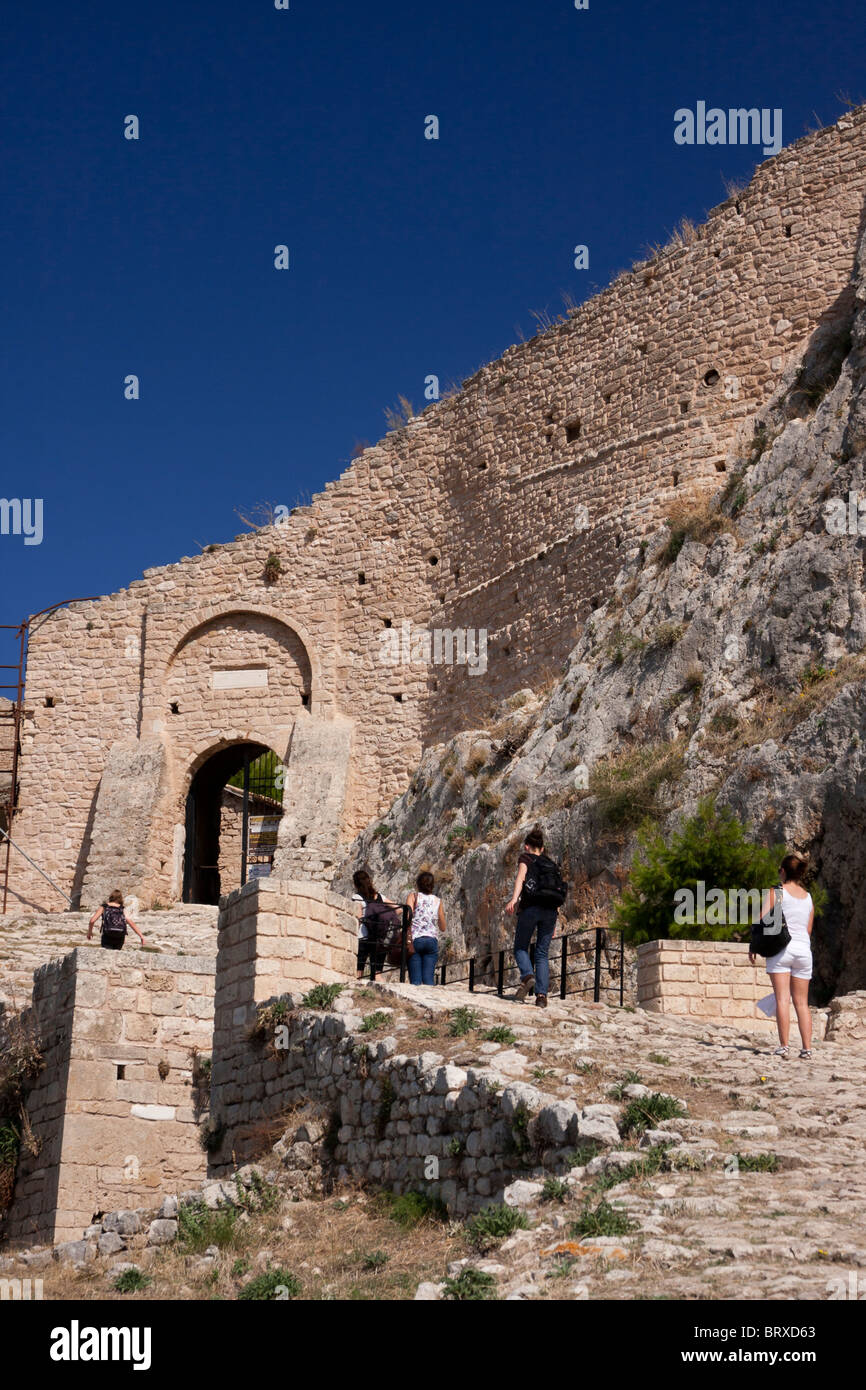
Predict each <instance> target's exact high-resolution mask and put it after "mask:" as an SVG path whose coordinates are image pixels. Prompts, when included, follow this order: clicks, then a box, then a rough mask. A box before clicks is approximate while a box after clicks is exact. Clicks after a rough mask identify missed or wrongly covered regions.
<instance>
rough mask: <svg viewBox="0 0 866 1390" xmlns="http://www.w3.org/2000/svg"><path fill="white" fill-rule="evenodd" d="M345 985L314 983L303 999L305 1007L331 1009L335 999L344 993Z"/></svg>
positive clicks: (302, 1002)
mask: <svg viewBox="0 0 866 1390" xmlns="http://www.w3.org/2000/svg"><path fill="white" fill-rule="evenodd" d="M345 988H346V986H345V985H314V986H313V988H312V989H311V990H308V991H307V993H306V994H305V995H304V997H303V999H302V1000H301V1007H302V1008H304V1009H330V1008H332V1007H333V1003H334V1000H335V999H336V998H337V997H338V995H340V994H342V993H343V990H344V989H345Z"/></svg>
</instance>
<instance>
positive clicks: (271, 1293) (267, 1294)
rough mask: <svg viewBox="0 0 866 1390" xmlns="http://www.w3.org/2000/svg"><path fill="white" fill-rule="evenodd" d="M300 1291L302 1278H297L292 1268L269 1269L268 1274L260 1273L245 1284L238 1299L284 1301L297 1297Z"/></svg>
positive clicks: (257, 1301)
mask: <svg viewBox="0 0 866 1390" xmlns="http://www.w3.org/2000/svg"><path fill="white" fill-rule="evenodd" d="M300 1292H301V1283H300V1280H299V1279H296V1278H295V1276H294V1274H292V1272H291V1271H290V1270H288V1269H269V1270H268V1271H267V1273H266V1274H258V1275H256V1277H255V1279H251V1280H250V1282H249V1283H248V1284H245V1285H244V1287H243V1288H242V1289H241V1291H240V1293H239V1294H238V1299H241V1300H243V1299H246V1300H249V1301H253V1302H256V1303H265V1302H270V1301H271V1300H272V1299H276V1300H277V1301H283V1300H287V1299H290V1298H297V1297H298V1295H299V1294H300Z"/></svg>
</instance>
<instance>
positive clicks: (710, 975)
mask: <svg viewBox="0 0 866 1390" xmlns="http://www.w3.org/2000/svg"><path fill="white" fill-rule="evenodd" d="M772 993H773V986H772V984H771V982H770V977H769V976H768V974H767V971H766V968H765V966H764V964H763V962H762V963H761V964H760V965H750V964H749V948H748V946H747V945H746V944H745V943H744V942H736V941H682V940H678V941H647V942H645V943H644V944H643V945H642V946H639V947H638V951H637V997H638V1003H639V1004H640V1006H641V1008H643V1009H647V1010H648V1011H649V1012H650V1013H658V1014H682V1015H685V1016H688V1017H691V1018H695V1017H698V1018H706V1019H714V1020H715V1021H716V1022H718V1023H726V1024H730V1025H732V1026H733V1027H736V1026H738V1025H739V1026H741V1027H748V1028H755V1029H756V1030H758V1031H762V1032H766V1033H771V1034H773V1035H774V1036H775V1033H776V1024H775V1021H774V1020H773V1019H772V1018H766V1017H765V1016H764V1015H763V1014H762V1013H760V1012H759V1010H758V1008H757V1001H758V1000H759V999H763V998H764V997H765V996H766V995H768V994H772ZM812 1021H813V1035H814V1037H815V1038H816V1039H817V1038H819V1037H823V1035H824V1031H825V1028H826V1012H822V1011H820V1010H814V1009H813V1010H812ZM799 1037H800V1035H799V1031H798V1029H797V1019H796V1015H795V1013H794V1010H793V1008H792V1009H791V1043H792V1045H796V1046H798V1047H799V1045H800V1042H799Z"/></svg>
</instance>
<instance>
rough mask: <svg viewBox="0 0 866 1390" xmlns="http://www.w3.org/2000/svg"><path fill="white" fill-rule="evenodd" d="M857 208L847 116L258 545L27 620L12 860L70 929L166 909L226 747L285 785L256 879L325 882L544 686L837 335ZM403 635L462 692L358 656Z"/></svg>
mask: <svg viewBox="0 0 866 1390" xmlns="http://www.w3.org/2000/svg"><path fill="white" fill-rule="evenodd" d="M864 192H866V108H861V109H859V110H858V111H855V112H852V113H850V114H848V115H846V116H845V117H844V118H843V119H841V120H840V121H839V122H838V123H837V124H836V125H835V126H833V127H829V128H827V129H825V130H822V131H820V132H818V133H816V134H813V135H810V136H808V137H806V138H804V139H802V140H800V141H798V142H797V143H796V144H795V145H793V146H791V147H790V148H788V149H785V150H783V151H782V152H781V153H780V154H779V155H777V156H775V157H774V158H773V159H770V160H768V161H767V162H766V163H765V164H763V165H762V166H761V167H760V168H759V170H758V171H757V173H756V175H755V177H754V179H753V181H752V183H751V184H750V186H749V188H748V189H747V190H746V191H744V192H743V193H742V194H740V195H739V196H738V197H736V198H730V199H728V201H727V202H724V203H722V204H721V205H720V206H719V207H717V208H715V209H714V210H713V211H712V212H711V213H710V215H709V217H708V219H707V221H706V222H705V223H704V224H703V225H701V226H700V227H698V228H697V229H696V231H695V232H694V235H691V234H690V235H689V237H688V238H686V239H685V242H684V243H683V244H674V245H672V246H671V247H670V248H669V249H668V250H666V251H665V252H664V253H662V254H661V255H659V256H658V257H656V258H655V259H653V260H652V261H650V262H648V263H647V264H646V265H645V266H643V268H638V269H636V270H634V271H631V272H627V273H624V274H623V275H621V276H620V277H619V278H618V279H617V280H615V281H614V283H613V284H612V285H611V286H610V287H609V288H608V289H607V290H605V291H604V292H603V293H601V294H599V295H597V296H596V297H595V298H593V299H592V300H590V301H588V302H587V303H585V304H583V305H582V306H581V307H580V308H579V309H577V310H575V311H573V312H571V313H570V315H569V317H568V320H567V322H564V323H562V324H558V325H556V326H554V327H552V328H550V329H549V330H548V331H546V332H544V333H542V334H541V335H539V336H538V337H537V338H535V339H533V340H532V341H531V342H528V343H525V344H521V345H518V346H514V347H511V348H509V349H508V350H507V351H506V352H505V353H504V354H503V355H502V357H501V358H499V359H498V360H497V361H495V362H493V363H491V364H489V365H488V366H486V367H484V368H482V369H481V370H480V371H479V372H477V373H476V375H475V376H473V377H472V378H471V379H470V380H469V381H467V382H466V383H465V385H464V387H463V389H462V390H461V391H460V392H459V393H457V394H455V395H453V396H450V397H447V398H444V399H442V400H441V401H439V402H436V403H433V404H431V405H430V406H429V407H428V408H427V409H426V410H425V411H424V412H423V414H422V415H420V416H419V417H417V418H415V419H414V420H412V421H410V422H409V423H408V424H407V425H406V426H405V427H404V428H402V429H398V430H395V431H393V432H392V433H390V434H389V435H387V436H386V437H385V438H384V439H383V440H382V441H380V443H378V444H377V445H375V446H374V447H372V448H369V449H366V450H365V451H364V452H363V453H362V454H361V456H360V457H359V458H358V459H357V460H356V461H355V462H354V463H353V464H352V466H351V467H350V468H348V470H347V471H346V472H345V473H344V474H343V475H342V476H341V477H340V478H338V479H337V480H336V481H335V482H333V483H330V484H328V486H327V487H326V489H325V491H324V492H323V493H321V494H318V495H317V497H315V498H314V499H313V502H312V504H311V505H310V506H308V507H302V508H299V509H296V511H295V512H294V513H293V514H292V515H291V516H290V517H288V518H287V519H286V521H285V524H284V525H279V526H275V527H269V528H267V529H264V530H262V531H259V532H254V533H251V534H250V535H247V536H245V537H243V538H241V539H240V540H238V541H235V542H234V543H231V544H227V545H218V546H211V547H208V548H207V550H205V552H204V553H202V554H201V555H198V556H195V557H187V558H184V559H182V560H180V561H179V562H178V563H176V564H172V565H166V566H162V567H159V568H156V569H151V570H147V571H146V572H145V574H144V576H143V578H141V579H139V580H136V581H135V582H133V583H132V584H130V586H129V587H128V588H127V589H124V590H122V591H120V592H118V593H115V594H111V595H109V596H107V597H105V598H102V599H100V600H98V601H96V602H92V603H86V604H82V603H79V604H75V605H73V606H71V607H69V608H66V609H62V610H59V611H57V612H56V613H54V614H53V615H50V616H48V617H47V618H44V619H41V620H39V621H38V622H37V623H36V625H35V627H34V631H33V633H32V637H31V645H30V656H29V668H28V680H27V695H26V717H25V722H24V731H23V742H22V767H21V782H20V787H21V796H20V811H19V814H18V816H17V819H16V830H17V836H16V838H17V840H18V841H19V843H20V844H21V845H22V847H23V848H24V849H25V850H26V851H27V853H28V854H30V855H31V856H32V857H33V858H34V859H35V860H36V861H37V862H38V863H39V864H40V865H41V866H42V868H43V869H44V870H45V871H46V872H47V873H49V874H50V875H51V876H52V877H53V878H54V879H56V881H57V882H58V883H59V884H60V886H61V887H62V888H63V889H64V890H65V891H66V892H68V893H69V894H70V895H71V896H72V897H73V899H75V900H76V901H78V900H80V901H81V902H82V903H83V904H85V905H90V904H91V903H94V902H98V901H100V900H101V898H102V897H103V896H104V894H105V893H106V892H107V891H109V890H110V889H111V888H112V887H114V886H116V885H121V886H122V887H123V889H124V891H125V892H127V893H134V894H136V895H137V896H139V897H140V898H141V900H142V901H143V902H144V903H145V904H147V903H149V902H150V901H152V900H153V899H158V900H160V901H163V902H172V901H175V900H177V898H178V897H179V896H180V892H181V883H182V861H183V854H184V835H185V831H184V814H185V811H184V808H185V802H186V795H187V791H188V789H189V786H190V782H191V779H192V777H193V776H194V775H195V773H196V772H197V770H198V769H199V768H200V767H202V765H203V764H205V763H206V761H207V760H208V759H209V758H210V757H211V756H212V755H213V754H214V753H215V752H217V751H219V750H220V749H224V748H230V747H231V746H232V745H233V744H237V743H241V742H247V743H253V744H257V745H260V746H261V747H262V748H270V749H273V750H274V751H275V752H276V753H277V754H278V756H279V757H281V758H282V759H284V760H285V761H286V764H287V769H288V773H287V799H286V814H285V816H284V817H283V822H282V825H281V831H280V848H279V851H278V855H277V863H276V865H275V872H276V873H277V874H278V875H280V876H282V877H284V878H293V879H299V878H303V879H317V878H318V879H327V878H329V876H330V870H331V866H332V865H333V863H334V862H335V859H336V854H337V848H338V846H340V845H345V844H346V843H348V842H349V841H350V840H351V838H352V837H353V836H354V835H355V834H356V833H357V832H358V831H359V830H360V829H362V828H363V827H364V826H365V825H367V824H368V823H369V822H370V821H371V820H372V819H373V818H374V817H375V816H376V815H377V814H380V813H381V811H382V810H383V809H384V808H385V807H386V806H387V805H388V804H389V803H390V801H391V800H392V799H393V798H394V797H395V796H396V795H398V794H399V793H400V792H401V791H403V790H404V788H405V786H406V784H407V782H408V781H409V779H410V777H411V775H412V772H413V770H414V768H415V766H416V764H417V762H418V760H419V757H420V754H421V752H422V750H423V748H424V747H425V746H427V745H428V744H429V743H430V742H431V741H432V742H436V741H439V740H441V739H443V738H444V737H446V736H448V735H450V734H452V733H453V732H455V731H457V730H458V729H460V728H463V727H467V726H472V725H474V724H477V722H478V719H479V715H480V714H481V715H483V713H484V712H485V711H486V709H487V708H488V707H489V705H490V704H491V703H492V702H493V701H494V700H496V699H501V698H503V697H505V696H507V695H509V694H510V693H512V692H513V691H514V690H516V689H518V688H520V687H522V686H525V685H527V684H530V683H532V682H533V680H537V679H540V678H542V676H543V674H544V672H545V670H546V669H547V668H549V667H550V666H551V665H553V664H557V665H558V664H559V663H561V661H562V659H563V658H564V656H565V655H566V654H567V652H568V650H569V649H570V647H571V645H572V644H573V641H574V638H575V635H576V632H577V630H578V627H579V625H580V623H581V622H582V621H583V620H584V619H585V617H586V616H587V615H588V613H589V612H590V611H591V610H592V609H593V608H594V607H595V606H597V605H598V604H599V603H600V602H601V601H602V600H603V598H604V596H605V594H606V592H607V590H608V587H609V584H610V581H611V579H612V576H613V575H614V573H615V572H616V569H617V568H618V565H619V561H620V557H621V556H622V555H623V553H624V551H625V550H627V549H628V548H629V547H630V546H632V545H634V544H635V543H636V542H637V540H638V539H639V538H640V537H641V536H642V535H643V534H645V533H646V532H647V531H648V530H650V529H651V528H652V527H653V526H654V525H656V524H657V523H658V522H659V520H660V519H661V518H662V517H663V516H664V514H665V513H666V511H667V510H668V508H669V507H670V505H671V503H672V502H674V501H675V499H677V497H679V496H682V495H683V494H684V493H685V492H687V491H688V490H689V489H690V488H691V487H693V486H694V485H705V486H707V487H712V486H713V485H714V484H716V483H717V482H718V481H719V474H720V472H721V471H722V470H723V469H724V468H725V464H726V459H728V457H729V456H730V453H731V451H732V449H733V448H734V447H735V446H736V444H737V439H738V434H739V433H740V432H741V430H742V427H743V424H744V422H745V421H746V420H747V419H748V417H750V416H751V415H752V414H753V412H754V411H755V410H756V409H757V408H758V407H759V406H760V405H761V404H762V403H763V402H764V401H765V400H766V399H767V398H768V396H769V395H770V394H771V392H772V390H773V389H774V386H775V385H776V383H777V382H778V380H779V378H780V376H781V374H782V373H783V371H784V369H785V366H786V364H788V363H789V362H790V360H791V358H792V355H794V354H795V353H797V352H799V351H801V350H802V349H803V347H804V345H805V344H806V343H807V342H808V340H809V338H810V336H811V335H812V334H813V333H814V332H815V331H816V329H818V328H820V327H821V326H822V325H823V324H826V323H827V322H828V321H829V320H832V319H833V318H834V316H835V315H837V314H839V313H840V312H841V309H842V307H843V306H844V303H845V296H846V294H847V293H848V291H847V290H846V286H847V285H848V281H849V278H850V274H851V268H852V263H853V256H854V247H855V242H856V239H857V232H858V227H859V224H860V220H861V215H862V206H863V198H864ZM580 508H585V509H586V511H585V513H584V514H583V515H582V516H581V515H579V509H580ZM272 555H273V556H276V557H278V559H279V568H280V573H279V574H278V575H276V576H274V575H273V574H272V573H271V574H270V575H269V574H266V561H267V560H268V557H269V556H272ZM404 621H409V622H410V623H411V624H412V625H413V627H415V628H425V629H430V628H438V629H448V630H453V629H455V628H458V627H464V628H465V627H468V628H471V629H484V630H485V631H486V632H487V633H488V652H487V669H486V671H485V672H484V673H483V674H481V673H479V674H476V675H470V674H468V672H467V669H466V667H465V666H464V667H456V668H449V667H447V666H432V667H431V666H429V665H425V664H421V663H415V664H413V665H408V666H404V665H400V666H387V665H383V664H382V662H381V660H380V653H381V650H382V634H383V632H385V631H386V630H387V627H388V626H389V625H391V626H393V627H395V628H399V627H400V625H401V624H402V623H403V622H404ZM11 888H12V892H11V893H10V911H20V910H21V909H22V908H36V909H46V908H50V907H54V906H56V905H57V902H56V895H54V894H53V893H52V890H51V889H50V888H49V887H48V886H47V885H46V884H45V883H44V881H43V880H42V879H40V878H39V877H38V876H37V875H35V874H34V873H33V872H32V871H31V870H30V869H29V868H28V866H27V865H26V864H25V863H24V861H23V860H21V859H20V858H19V859H18V860H17V861H16V864H15V872H14V877H13V879H12V884H11Z"/></svg>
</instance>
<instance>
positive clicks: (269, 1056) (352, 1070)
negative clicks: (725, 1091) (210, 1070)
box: [210, 996, 618, 1214]
mask: <svg viewBox="0 0 866 1390" xmlns="http://www.w3.org/2000/svg"><path fill="white" fill-rule="evenodd" d="M276 1002H277V1001H275V1000H272V1001H268V1003H276ZM282 1002H283V1004H284V1006H285V1007H286V1009H287V1010H288V1009H292V1008H293V1007H294V1005H295V1003H296V1001H295V1000H293V999H292V997H291V996H283V999H282ZM254 1016H255V1014H254V1011H252V1012H251V1013H250V1015H248V1017H247V1020H246V1022H245V1023H244V1024H241V1023H240V1021H238V1023H237V1025H236V1027H235V1030H234V1034H233V1036H232V1038H231V1041H229V1042H227V1044H226V1050H225V1051H223V1048H222V1047H220V1048H217V1047H215V1049H214V1087H213V1092H212V1121H213V1122H214V1123H216V1124H218V1125H219V1127H220V1131H221V1132H222V1133H223V1135H224V1137H223V1141H222V1145H221V1147H220V1149H219V1150H218V1151H217V1152H215V1153H214V1154H213V1156H212V1162H211V1168H210V1171H211V1172H212V1173H213V1174H214V1176H221V1175H224V1174H226V1173H228V1172H230V1171H232V1170H233V1169H234V1168H235V1167H236V1166H237V1164H238V1163H242V1162H244V1161H246V1160H247V1159H250V1158H254V1157H257V1156H259V1155H260V1154H261V1152H262V1150H263V1147H265V1139H266V1136H267V1135H268V1134H269V1131H270V1132H271V1133H279V1128H280V1124H279V1123H278V1122H280V1121H282V1120H284V1119H286V1120H287V1117H288V1115H289V1113H290V1112H291V1111H292V1110H293V1109H294V1108H295V1107H298V1106H302V1105H303V1106H309V1105H311V1104H312V1105H313V1106H314V1107H318V1108H319V1109H320V1110H321V1111H323V1112H324V1114H325V1115H326V1117H327V1116H330V1121H331V1129H330V1134H329V1137H328V1139H327V1140H326V1148H327V1149H328V1150H329V1152H330V1157H331V1161H332V1163H333V1165H334V1169H335V1173H336V1176H337V1178H338V1179H339V1180H344V1179H355V1180H357V1181H362V1182H371V1183H374V1184H375V1185H377V1186H382V1187H385V1188H388V1189H390V1190H392V1191H395V1192H406V1191H410V1190H413V1189H421V1190H423V1191H425V1192H429V1193H430V1194H431V1195H433V1196H438V1197H439V1199H440V1200H441V1201H443V1202H444V1203H445V1205H446V1206H447V1207H448V1209H449V1211H453V1212H456V1213H459V1214H464V1213H466V1212H468V1211H473V1210H475V1209H476V1208H479V1207H482V1206H484V1205H486V1204H488V1203H489V1202H490V1201H493V1200H502V1193H503V1190H504V1188H505V1187H506V1186H508V1184H509V1183H510V1182H512V1181H513V1180H514V1178H515V1177H516V1176H518V1175H519V1176H521V1177H525V1176H531V1175H532V1174H533V1173H536V1172H538V1173H543V1174H545V1175H550V1174H552V1173H557V1172H563V1173H564V1172H567V1171H568V1170H569V1163H568V1159H569V1156H570V1154H571V1153H572V1151H573V1149H574V1147H575V1145H576V1144H577V1142H578V1140H579V1139H581V1138H583V1139H589V1138H592V1139H596V1140H598V1141H599V1142H600V1143H606V1144H608V1145H610V1144H613V1145H616V1144H617V1143H618V1131H617V1127H616V1123H615V1119H614V1116H615V1114H616V1111H617V1107H616V1106H613V1105H597V1106H588V1107H587V1108H586V1109H585V1110H581V1109H580V1108H579V1106H578V1105H577V1104H576V1103H575V1102H574V1101H558V1100H554V1099H553V1098H552V1097H550V1096H545V1095H544V1094H543V1093H542V1092H541V1091H538V1090H536V1088H535V1087H533V1086H529V1085H527V1084H525V1083H524V1082H520V1081H509V1079H508V1078H507V1077H504V1076H497V1075H496V1073H495V1072H494V1071H493V1070H491V1069H488V1068H483V1069H482V1068H468V1069H467V1070H463V1069H462V1068H460V1067H457V1066H453V1065H451V1064H449V1063H446V1062H445V1061H444V1059H443V1058H442V1057H441V1056H440V1055H439V1054H437V1053H433V1052H425V1053H422V1054H420V1055H418V1056H407V1055H402V1054H401V1055H398V1054H397V1041H396V1039H395V1038H394V1037H385V1038H383V1039H382V1040H381V1041H379V1042H371V1043H368V1042H366V1041H365V1040H364V1038H363V1035H359V1034H358V1033H357V1028H358V1025H359V1024H360V1023H361V1019H360V1017H359V1016H351V1015H350V1016H347V1015H344V1014H339V1013H326V1014H324V1015H322V1014H319V1015H317V1014H313V1013H310V1012H303V1013H300V1014H294V1015H292V1016H291V1017H290V1019H289V1021H288V1023H287V1024H285V1025H277V1026H275V1027H274V1028H273V1029H271V1030H270V1031H269V1033H268V1035H267V1036H265V1037H263V1038H261V1039H260V1040H259V1041H258V1042H257V1043H256V1042H251V1041H250V1039H249V1027H250V1023H251V1021H253V1019H254ZM227 1063H230V1064H229V1065H227ZM500 1088H501V1089H500ZM268 1122H270V1125H269V1123H268ZM223 1126H224V1127H225V1128H224V1130H223ZM271 1142H272V1140H271ZM307 1150H309V1152H307ZM289 1161H291V1162H292V1163H293V1164H295V1165H297V1166H298V1167H299V1168H303V1167H304V1166H306V1167H311V1166H312V1163H313V1149H312V1145H309V1144H308V1145H304V1144H298V1143H296V1144H294V1145H293V1146H292V1153H291V1155H290V1157H289V1158H287V1162H289Z"/></svg>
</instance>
